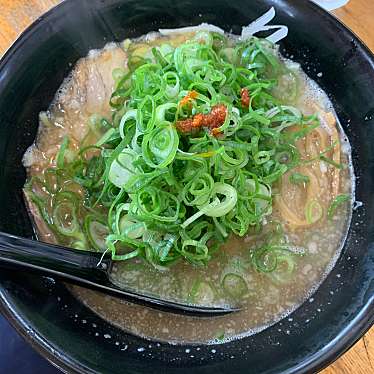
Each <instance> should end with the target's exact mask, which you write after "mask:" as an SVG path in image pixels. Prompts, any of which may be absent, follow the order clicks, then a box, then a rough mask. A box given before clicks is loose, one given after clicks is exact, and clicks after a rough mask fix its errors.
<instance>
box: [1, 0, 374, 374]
mask: <svg viewBox="0 0 374 374" xmlns="http://www.w3.org/2000/svg"><path fill="white" fill-rule="evenodd" d="M270 6H274V7H275V8H276V12H277V16H276V23H280V24H286V25H288V27H289V36H288V37H287V38H286V39H285V40H283V41H282V42H281V50H282V52H283V54H285V55H286V56H291V57H292V59H294V60H295V61H297V62H300V63H301V65H302V67H303V69H304V70H305V72H306V73H307V74H308V75H309V76H310V77H311V78H313V79H315V80H316V81H317V82H318V83H319V84H320V85H321V86H322V88H323V89H324V90H325V91H326V92H327V94H328V95H329V97H330V98H331V100H332V102H333V104H334V105H335V109H336V111H337V114H338V116H339V118H340V120H341V122H342V125H343V127H344V129H345V131H346V133H347V135H348V137H349V139H350V141H351V144H352V151H353V162H354V169H355V172H356V176H357V184H356V199H357V201H359V202H362V205H361V204H358V203H357V204H356V209H355V210H354V212H353V219H352V223H351V227H350V230H349V234H348V238H347V240H346V243H345V246H344V249H343V252H342V255H341V257H340V259H339V260H338V262H337V264H336V266H335V268H334V269H333V271H332V272H331V273H330V274H329V276H328V277H327V279H326V280H325V281H324V282H323V284H322V285H321V286H320V288H319V289H318V291H317V292H316V293H315V294H314V296H313V299H310V300H309V301H307V302H305V303H304V304H303V305H302V306H301V307H300V308H298V309H297V310H296V311H295V312H293V313H292V314H291V315H290V316H289V317H287V318H285V319H284V320H282V321H280V322H278V323H277V324H275V325H273V326H272V327H269V328H268V329H266V330H264V331H262V332H260V333H258V334H256V335H253V336H250V337H247V338H243V339H240V340H237V341H233V342H230V343H225V344H222V345H216V346H186V345H181V346H180V345H170V344H166V343H157V342H152V341H145V340H144V339H141V338H139V337H136V336H133V335H130V334H127V333H125V332H123V331H122V330H120V329H119V328H117V327H114V326H112V325H110V324H109V323H108V322H106V321H104V320H102V319H101V318H99V317H98V316H97V315H95V314H94V313H93V312H92V311H90V310H89V309H87V308H86V307H85V306H84V305H82V303H81V302H79V301H78V300H77V299H75V298H74V297H73V296H72V294H71V293H70V292H69V291H68V289H67V288H66V287H65V285H64V284H63V283H61V282H58V281H54V280H53V279H51V278H43V277H40V276H37V275H33V274H27V273H25V272H22V273H21V272H17V271H14V270H11V269H9V270H1V272H0V308H1V311H2V313H4V314H5V315H6V316H7V317H8V318H9V320H10V321H11V322H12V324H13V325H14V326H15V327H16V328H17V330H18V331H19V332H20V333H21V334H22V335H23V336H24V337H25V338H26V339H27V340H28V341H29V342H30V343H31V344H33V345H34V347H35V348H36V349H37V350H39V351H40V352H41V353H42V354H43V355H44V356H45V357H47V358H48V359H49V360H50V361H52V362H53V363H54V364H56V365H57V366H59V367H60V368H61V369H62V370H64V371H67V372H83V373H93V372H99V373H112V374H115V373H147V374H148V373H156V372H162V373H191V372H193V373H220V374H224V373H230V374H234V373H241V374H242V373H280V372H284V373H296V372H297V373H305V372H311V371H317V370H319V369H321V368H323V367H325V366H327V365H328V364H329V363H331V362H332V361H333V360H335V359H336V358H337V357H338V356H339V355H341V354H342V353H343V352H344V351H346V350H347V349H348V348H349V347H350V346H351V345H352V344H354V343H355V342H356V341H357V340H358V339H359V338H360V337H361V336H362V335H363V334H364V333H365V331H367V330H368V328H369V327H370V326H371V325H372V324H373V320H374V198H373V196H374V57H373V55H372V54H371V53H370V52H369V51H368V49H367V48H366V47H365V46H364V45H363V44H362V43H361V42H360V40H358V39H357V37H355V36H354V35H353V34H352V33H351V32H350V31H349V30H347V29H346V28H345V27H344V26H343V25H342V24H340V23H339V22H338V21H337V20H336V19H334V18H333V17H332V16H331V15H329V14H328V13H326V12H324V11H323V10H322V9H320V8H318V7H317V6H316V5H313V4H312V3H311V2H310V1H301V0H299V1H286V0H274V1H271V0H251V1H249V0H248V1H243V0H205V1H194V0H185V1H182V0H181V1H175V0H174V1H171V0H81V1H78V0H67V1H65V2H64V3H62V4H60V5H59V6H57V7H56V8H54V9H52V10H51V11H50V12H48V13H47V14H45V15H44V16H42V17H41V18H40V19H38V20H37V21H36V22H35V23H34V24H33V25H32V26H31V27H30V28H28V29H27V30H26V31H25V32H24V33H23V34H22V35H21V37H20V38H19V39H18V40H17V42H16V43H15V44H14V45H13V46H12V47H11V48H10V50H9V51H8V52H7V53H6V54H5V56H4V57H3V59H2V60H1V62H0V207H1V208H0V230H2V231H5V232H9V233H12V234H17V235H21V236H25V237H33V230H32V227H31V224H30V220H29V217H28V215H27V213H26V209H25V204H24V200H23V196H22V186H23V184H24V182H25V177H26V174H25V170H24V168H23V167H22V163H21V158H22V155H23V153H24V152H25V150H26V148H27V147H28V146H29V145H30V144H31V143H32V142H33V141H34V138H35V136H36V132H37V126H38V113H39V112H40V111H42V110H46V109H47V108H48V106H49V104H50V102H51V100H52V99H53V96H54V94H55V92H56V91H57V89H58V87H59V86H60V84H61V83H62V81H63V79H64V77H66V76H67V74H68V73H69V71H70V70H71V69H72V67H73V66H74V64H75V62H76V61H77V60H78V59H79V58H80V57H83V56H86V55H87V53H88V51H89V50H90V49H92V48H102V47H103V46H104V45H105V44H106V43H107V42H109V41H121V40H123V39H124V38H128V37H136V36H140V35H142V34H145V33H147V32H149V31H152V30H157V29H158V28H160V27H163V28H165V27H167V28H172V27H181V26H187V25H196V24H199V23H201V22H209V23H213V24H216V25H217V26H220V27H222V28H224V29H225V30H232V31H233V32H234V33H240V31H241V26H242V25H246V24H248V23H249V22H250V21H251V20H253V19H255V18H257V17H258V16H259V15H261V14H262V13H264V12H265V11H267V10H268V9H269V7H270ZM321 73H322V74H321ZM139 348H141V349H139ZM213 352H214V353H213Z"/></svg>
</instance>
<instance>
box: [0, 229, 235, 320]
mask: <svg viewBox="0 0 374 374" xmlns="http://www.w3.org/2000/svg"><path fill="white" fill-rule="evenodd" d="M1 264H3V265H4V264H7V265H8V266H9V265H11V266H12V267H17V268H22V269H27V270H33V271H37V272H39V273H41V274H44V275H52V276H55V277H58V278H60V279H63V280H66V281H69V282H72V283H76V284H79V285H83V286H86V287H90V288H95V289H97V290H100V291H103V292H105V293H110V294H112V295H116V296H120V297H123V298H124V299H126V300H128V301H130V302H133V303H136V304H141V305H145V306H149V307H152V308H156V309H161V310H163V311H166V312H173V313H178V314H190V315H196V316H206V317H208V316H213V315H222V314H225V313H230V312H234V311H238V310H239V309H236V308H231V307H214V306H213V307H207V306H199V305H189V304H183V303H178V302H174V301H169V300H163V299H158V298H156V297H152V296H148V295H144V294H141V293H137V292H134V291H130V290H126V289H123V288H120V287H118V286H116V285H114V284H113V283H112V282H111V281H110V278H109V272H110V270H111V267H112V260H111V259H110V258H109V257H108V256H106V257H103V258H102V253H94V252H87V251H79V250H76V249H71V248H65V247H61V246H58V245H54V244H46V243H43V242H39V241H36V240H31V239H25V238H20V237H18V236H14V235H10V234H6V233H2V232H0V266H1Z"/></svg>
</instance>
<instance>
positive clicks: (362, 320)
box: [0, 0, 374, 374]
mask: <svg viewBox="0 0 374 374" xmlns="http://www.w3.org/2000/svg"><path fill="white" fill-rule="evenodd" d="M74 1H75V0H62V1H61V2H60V3H58V4H56V5H54V6H53V7H52V8H50V9H49V10H48V11H46V12H45V13H43V14H42V15H41V16H40V17H38V18H37V19H36V20H35V21H33V22H32V23H31V24H30V25H29V26H28V27H27V28H25V29H24V30H23V31H22V32H21V33H20V34H19V35H18V36H17V38H16V39H15V40H14V42H13V43H12V44H10V46H9V48H8V49H6V51H5V52H4V53H3V55H2V56H1V58H0V72H1V70H2V69H3V68H4V66H5V65H6V64H7V62H8V60H10V59H11V58H12V56H13V54H15V52H16V51H17V50H18V49H19V48H21V47H22V46H23V44H24V43H25V42H26V41H27V39H28V37H29V36H30V35H31V34H32V33H33V32H34V29H35V28H36V27H37V26H38V25H39V24H41V23H43V22H44V21H46V20H47V19H48V18H49V17H50V16H51V15H52V14H54V13H55V12H59V11H60V10H61V12H63V11H64V10H63V8H64V7H66V6H69V5H70V4H72V3H73V2H74ZM303 1H304V3H305V5H306V6H307V7H310V8H311V9H313V10H314V12H316V13H318V14H319V15H320V16H323V17H327V18H328V19H329V20H330V21H332V22H334V23H335V24H338V25H339V26H340V27H342V28H344V29H345V30H346V31H347V32H348V34H350V36H351V37H352V39H355V41H356V42H357V43H358V44H359V46H360V48H361V49H362V50H363V51H364V53H365V54H366V58H368V59H369V60H370V61H371V63H372V67H373V70H374V51H371V50H370V49H369V48H368V47H367V46H366V44H365V43H364V42H363V41H362V40H361V38H360V37H359V36H357V35H356V34H355V33H354V32H353V31H352V30H351V29H350V28H349V27H348V26H347V25H345V24H344V23H343V22H342V21H340V20H339V19H338V18H337V17H336V16H335V15H334V14H332V13H330V12H328V11H326V10H324V9H323V8H322V7H320V6H319V5H317V4H316V3H314V2H313V1H307V0H303ZM6 294H7V291H6V289H5V288H4V287H3V285H2V284H1V283H0V313H1V314H2V315H3V316H4V317H5V318H6V319H7V320H8V321H9V323H10V324H11V325H12V326H13V327H14V328H15V330H16V331H17V333H19V334H20V335H21V336H22V337H23V338H24V339H25V341H26V342H27V343H29V344H30V345H31V346H32V347H33V349H35V350H36V351H37V352H38V353H39V354H41V355H42V356H43V357H44V358H45V359H47V361H49V362H50V363H51V364H52V365H53V366H54V367H56V368H58V369H59V370H61V371H62V372H63V373H84V374H92V373H93V374H94V373H98V372H96V371H94V370H92V369H90V368H88V367H87V366H86V365H83V364H81V363H80V362H78V361H76V360H74V359H71V358H70V357H69V356H67V355H64V354H63V353H60V352H59V349H58V348H57V347H54V346H53V344H51V343H50V342H49V341H48V340H47V339H46V338H44V337H43V336H42V335H41V334H39V333H38V331H37V330H35V329H34V328H33V327H32V326H31V325H30V324H29V323H28V321H27V319H26V318H24V317H23V316H22V315H21V314H20V313H19V312H18V311H17V307H16V306H15V305H14V303H12V302H11V301H10V300H8V298H7V295H6ZM373 310H374V294H373V295H371V297H370V298H369V299H368V300H367V302H366V303H365V305H364V307H363V308H362V309H361V310H360V312H359V313H358V314H357V315H356V316H355V317H354V318H353V319H352V321H351V322H350V323H349V324H348V325H347V326H346V327H345V328H344V329H343V330H341V331H340V333H339V334H338V335H337V336H336V337H335V338H334V339H333V340H331V341H330V342H329V343H328V344H327V345H325V346H324V347H323V348H322V349H321V350H319V351H317V352H315V353H314V354H313V355H311V356H310V357H309V358H308V359H307V360H305V361H303V362H301V363H299V364H297V365H294V366H292V367H290V368H288V369H287V371H286V373H295V374H296V373H297V374H302V373H309V372H318V371H320V370H322V369H324V368H326V367H328V366H329V365H330V364H332V363H333V362H334V361H335V360H337V359H338V358H339V357H341V356H342V355H343V354H344V353H346V352H347V351H348V350H349V349H350V348H351V347H352V346H353V345H354V344H356V343H357V342H358V340H360V339H361V338H362V336H363V335H364V334H365V333H366V332H367V331H368V330H369V329H370V328H371V327H372V326H373V325H374V313H373Z"/></svg>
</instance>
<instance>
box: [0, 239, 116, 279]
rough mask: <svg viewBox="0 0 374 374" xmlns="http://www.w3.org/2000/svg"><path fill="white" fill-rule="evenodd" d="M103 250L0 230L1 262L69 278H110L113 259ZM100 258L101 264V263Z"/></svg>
mask: <svg viewBox="0 0 374 374" xmlns="http://www.w3.org/2000/svg"><path fill="white" fill-rule="evenodd" d="M101 257H102V253H94V252H87V251H78V250H74V249H69V248H65V247H60V246H58V245H54V244H47V243H43V242H39V241H36V240H31V239H25V238H20V237H18V236H14V235H10V234H6V233H3V232H0V263H1V262H3V263H4V262H5V263H7V264H10V265H13V266H17V267H22V268H24V269H30V270H38V271H41V272H43V273H48V274H51V275H59V276H60V277H63V278H67V279H75V278H76V277H78V278H83V279H87V280H90V281H93V282H95V281H100V280H104V279H107V270H108V268H109V266H110V261H108V260H107V259H104V260H103V261H101V262H100V259H101ZM99 262H100V266H98V264H99Z"/></svg>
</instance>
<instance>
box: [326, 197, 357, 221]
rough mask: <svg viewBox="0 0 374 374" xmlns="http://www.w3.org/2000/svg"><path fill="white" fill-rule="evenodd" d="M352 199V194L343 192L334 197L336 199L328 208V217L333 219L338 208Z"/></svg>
mask: <svg viewBox="0 0 374 374" xmlns="http://www.w3.org/2000/svg"><path fill="white" fill-rule="evenodd" d="M350 199H351V196H350V195H348V194H341V195H338V196H336V197H335V198H334V200H333V201H332V202H331V203H330V206H329V208H328V210H327V218H328V219H330V220H331V219H332V217H333V216H334V215H335V212H336V209H337V208H338V207H339V206H340V205H342V204H344V203H345V202H346V201H349V200H350Z"/></svg>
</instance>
